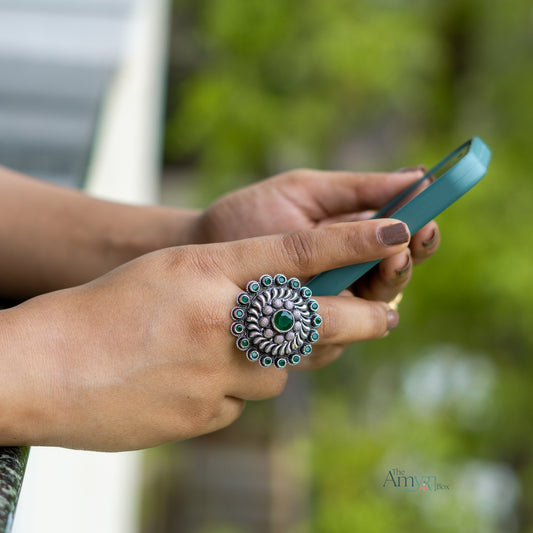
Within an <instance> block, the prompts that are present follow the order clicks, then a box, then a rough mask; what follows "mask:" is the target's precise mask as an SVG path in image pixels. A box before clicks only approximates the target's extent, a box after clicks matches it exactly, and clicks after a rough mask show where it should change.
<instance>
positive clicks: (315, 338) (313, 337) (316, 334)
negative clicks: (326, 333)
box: [310, 331, 318, 342]
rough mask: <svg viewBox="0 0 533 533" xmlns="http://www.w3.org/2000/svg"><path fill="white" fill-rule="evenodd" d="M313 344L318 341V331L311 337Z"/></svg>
mask: <svg viewBox="0 0 533 533" xmlns="http://www.w3.org/2000/svg"><path fill="white" fill-rule="evenodd" d="M310 338H311V342H316V341H317V340H318V333H317V332H316V331H313V333H311V335H310Z"/></svg>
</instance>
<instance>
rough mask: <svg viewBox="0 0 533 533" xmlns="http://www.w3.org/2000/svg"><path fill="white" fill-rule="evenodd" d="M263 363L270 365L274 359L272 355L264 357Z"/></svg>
mask: <svg viewBox="0 0 533 533" xmlns="http://www.w3.org/2000/svg"><path fill="white" fill-rule="evenodd" d="M261 364H262V365H263V366H265V367H266V366H270V365H271V364H272V359H271V358H270V357H263V359H262V361H261Z"/></svg>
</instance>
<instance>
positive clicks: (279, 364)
mask: <svg viewBox="0 0 533 533" xmlns="http://www.w3.org/2000/svg"><path fill="white" fill-rule="evenodd" d="M286 365H287V361H286V359H278V360H277V361H276V367H277V368H284V367H285V366H286Z"/></svg>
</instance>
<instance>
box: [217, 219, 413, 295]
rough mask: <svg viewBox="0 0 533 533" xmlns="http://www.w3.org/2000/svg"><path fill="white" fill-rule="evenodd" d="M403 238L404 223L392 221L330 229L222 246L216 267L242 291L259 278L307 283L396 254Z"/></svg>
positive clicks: (403, 245) (404, 242)
mask: <svg viewBox="0 0 533 533" xmlns="http://www.w3.org/2000/svg"><path fill="white" fill-rule="evenodd" d="M409 239H410V234H409V229H408V228H407V226H406V224H404V223H403V222H400V221H398V220H394V219H377V220H365V221H360V222H349V223H342V224H333V225H331V226H327V227H322V228H316V229H308V230H302V231H295V232H291V233H285V234H281V235H269V236H266V237H257V238H253V239H243V240H240V241H233V242H229V243H225V245H224V246H225V249H224V252H223V254H222V258H221V259H222V260H223V261H224V265H220V266H221V269H222V270H224V271H225V272H226V274H227V276H228V277H229V278H230V279H232V280H233V281H234V282H235V283H236V284H238V285H240V286H243V287H244V286H245V285H246V283H247V282H248V281H250V280H251V279H256V278H258V276H260V275H262V274H265V273H271V274H275V273H278V272H282V273H283V274H285V275H287V276H295V277H298V278H308V277H311V276H314V275H316V274H319V273H321V272H324V271H326V270H331V269H333V268H337V267H342V266H347V265H352V264H355V263H364V262H367V261H375V260H377V259H382V258H384V257H389V256H391V255H394V254H397V253H399V252H400V251H402V250H403V249H405V248H406V247H407V246H408V244H409ZM219 257H220V256H219Z"/></svg>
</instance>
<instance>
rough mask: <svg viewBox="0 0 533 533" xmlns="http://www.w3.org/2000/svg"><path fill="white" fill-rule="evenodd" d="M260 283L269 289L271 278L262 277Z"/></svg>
mask: <svg viewBox="0 0 533 533" xmlns="http://www.w3.org/2000/svg"><path fill="white" fill-rule="evenodd" d="M261 281H262V282H263V285H265V286H266V287H269V286H270V285H272V278H270V277H264V278H263V279H262V280H261Z"/></svg>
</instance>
